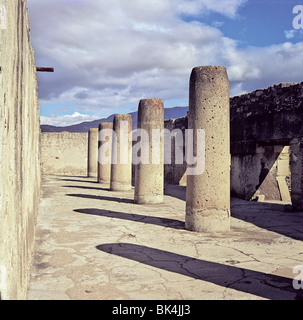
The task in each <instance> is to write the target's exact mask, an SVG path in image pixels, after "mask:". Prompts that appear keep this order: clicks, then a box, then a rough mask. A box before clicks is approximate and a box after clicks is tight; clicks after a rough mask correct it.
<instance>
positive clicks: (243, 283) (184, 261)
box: [96, 243, 303, 300]
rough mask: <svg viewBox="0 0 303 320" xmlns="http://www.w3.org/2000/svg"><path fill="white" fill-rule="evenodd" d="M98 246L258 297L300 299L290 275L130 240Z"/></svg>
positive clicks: (301, 298) (157, 266) (98, 247)
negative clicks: (222, 261)
mask: <svg viewBox="0 0 303 320" xmlns="http://www.w3.org/2000/svg"><path fill="white" fill-rule="evenodd" d="M96 248H97V249H98V250H101V251H103V252H106V253H108V254H112V255H116V256H119V257H122V258H126V259H130V260H134V261H137V262H140V263H143V264H146V265H149V266H152V267H156V268H159V269H163V270H166V271H170V272H175V273H178V274H181V275H184V276H188V277H191V278H194V279H200V280H203V281H207V282H210V283H213V284H216V285H219V286H222V287H226V288H232V289H235V290H238V291H242V292H246V293H249V294H253V295H256V296H259V297H263V298H267V299H273V300H282V299H296V300H303V296H302V290H295V289H294V288H293V285H292V279H290V278H285V277H281V276H276V275H271V274H265V273H262V272H258V271H254V270H249V269H244V268H237V267H235V266H229V265H224V264H221V263H216V262H210V261H205V260H201V259H195V258H191V257H188V256H184V255H180V254H176V253H172V252H168V251H164V250H159V249H154V248H150V247H146V246H142V245H136V244H129V243H108V244H102V245H98V246H97V247H96Z"/></svg>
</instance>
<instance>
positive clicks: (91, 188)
mask: <svg viewBox="0 0 303 320" xmlns="http://www.w3.org/2000/svg"><path fill="white" fill-rule="evenodd" d="M62 187H63V188H77V189H86V190H104V191H109V190H110V189H109V188H98V187H85V186H62Z"/></svg>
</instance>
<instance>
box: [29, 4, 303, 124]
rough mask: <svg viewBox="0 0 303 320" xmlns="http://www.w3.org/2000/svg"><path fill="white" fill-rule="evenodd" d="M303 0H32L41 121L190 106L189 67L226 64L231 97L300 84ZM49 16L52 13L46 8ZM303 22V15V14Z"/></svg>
mask: <svg viewBox="0 0 303 320" xmlns="http://www.w3.org/2000/svg"><path fill="white" fill-rule="evenodd" d="M297 5H302V6H303V0H280V1H279V0H278V1H274V0H264V1H260V0H148V1H147V0H132V1H127V0H111V1H108V0H52V1H49V0H28V7H29V13H30V22H31V41H32V45H33V48H34V50H35V55H36V62H37V66H52V67H54V68H55V73H53V74H52V73H38V84H39V100H40V115H41V123H45V124H53V125H59V126H65V125H69V124H74V123H79V122H82V121H90V120H94V119H99V118H103V117H107V116H109V115H110V114H112V113H128V112H132V111H136V110H137V106H138V102H139V100H140V99H141V98H161V99H163V100H164V104H165V107H173V106H187V105H188V81H189V76H190V72H191V69H192V68H193V67H195V66H198V65H208V64H219V65H224V66H225V67H226V68H227V71H228V75H229V79H230V84H231V96H233V95H238V94H242V93H245V92H249V91H252V90H256V89H258V88H264V87H268V86H270V85H273V84H277V83H280V82H301V81H303V79H302V78H303V76H302V75H303V27H302V29H298V30H297V29H294V27H293V19H294V18H295V17H296V16H297V14H294V13H293V8H294V7H295V6H297ZM41 12H47V14H41ZM302 23H303V20H302Z"/></svg>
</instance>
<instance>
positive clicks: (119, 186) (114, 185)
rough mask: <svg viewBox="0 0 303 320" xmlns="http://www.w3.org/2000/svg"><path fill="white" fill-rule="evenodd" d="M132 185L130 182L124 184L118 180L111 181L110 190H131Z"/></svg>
mask: <svg viewBox="0 0 303 320" xmlns="http://www.w3.org/2000/svg"><path fill="white" fill-rule="evenodd" d="M131 189H132V186H131V185H130V184H122V183H118V182H111V183H110V191H130V190H131Z"/></svg>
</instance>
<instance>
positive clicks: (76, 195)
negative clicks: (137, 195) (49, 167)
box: [66, 193, 134, 203]
mask: <svg viewBox="0 0 303 320" xmlns="http://www.w3.org/2000/svg"><path fill="white" fill-rule="evenodd" d="M66 195H67V196H69V197H79V198H86V199H94V200H105V201H116V202H123V203H134V200H132V199H126V198H117V197H107V196H95V195H92V194H79V193H74V194H72V193H70V194H66Z"/></svg>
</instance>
